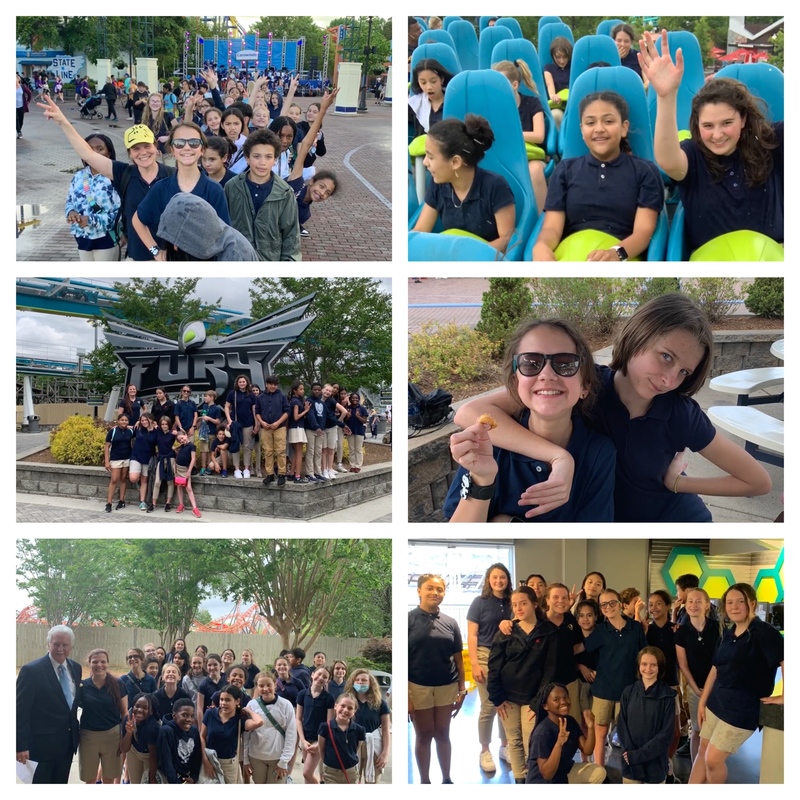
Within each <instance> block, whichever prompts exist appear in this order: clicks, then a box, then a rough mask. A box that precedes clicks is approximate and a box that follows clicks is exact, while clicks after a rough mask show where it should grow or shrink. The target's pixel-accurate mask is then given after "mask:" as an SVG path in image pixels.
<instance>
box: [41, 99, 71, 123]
mask: <svg viewBox="0 0 800 800" xmlns="http://www.w3.org/2000/svg"><path fill="white" fill-rule="evenodd" d="M42 100H44V102H43V103H37V104H36V105H37V106H39V108H43V109H44V116H45V119H51V120H53V122H55V123H56V125H62V124H63V123H64V122H66V121H67V118H66V117H65V116H64V112H63V111H62V110H61V109H60V108H59V107H58V106H57V105H56V103H55V101H54V100H53V99H52V98H51V97H50V95H47V94H46V95H44V97H42Z"/></svg>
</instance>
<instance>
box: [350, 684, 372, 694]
mask: <svg viewBox="0 0 800 800" xmlns="http://www.w3.org/2000/svg"><path fill="white" fill-rule="evenodd" d="M353 688H354V689H355V690H356V691H357V692H358V693H359V694H364V692H366V691H367V690H368V689H369V684H368V683H366V684H365V683H354V684H353Z"/></svg>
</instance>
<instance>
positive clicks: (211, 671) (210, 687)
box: [195, 653, 225, 719]
mask: <svg viewBox="0 0 800 800" xmlns="http://www.w3.org/2000/svg"><path fill="white" fill-rule="evenodd" d="M221 666H222V662H221V661H220V657H219V655H218V654H217V653H209V655H208V658H207V659H206V675H207V677H206V679H205V680H204V681H203V682H202V683H201V684H200V686H199V687H198V689H197V695H196V696H195V709H196V715H197V718H198V719H202V718H203V714H205V713H206V709H208V708H210V707H211V698H212V697H213V696H214V692H218V691H220V689H222V687H223V686H224V685H225V682H224V680H223V678H222V673H221V671H220V668H221Z"/></svg>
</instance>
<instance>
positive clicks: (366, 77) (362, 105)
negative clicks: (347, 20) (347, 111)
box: [358, 17, 372, 114]
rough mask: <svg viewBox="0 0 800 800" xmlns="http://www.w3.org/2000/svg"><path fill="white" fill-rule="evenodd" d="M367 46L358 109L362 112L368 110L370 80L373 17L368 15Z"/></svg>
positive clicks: (364, 112)
mask: <svg viewBox="0 0 800 800" xmlns="http://www.w3.org/2000/svg"><path fill="white" fill-rule="evenodd" d="M367 21H368V25H367V46H366V47H365V48H364V83H363V84H362V86H361V97H360V99H359V101H358V111H359V112H361V113H362V114H366V113H368V112H367V82H368V81H369V56H370V44H371V42H372V17H367Z"/></svg>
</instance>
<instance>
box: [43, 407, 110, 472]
mask: <svg viewBox="0 0 800 800" xmlns="http://www.w3.org/2000/svg"><path fill="white" fill-rule="evenodd" d="M105 441H106V427H105V425H104V424H103V423H102V422H101V421H100V420H98V421H97V422H95V420H93V419H92V418H91V417H81V416H79V415H78V414H76V415H75V416H74V417H70V418H69V419H67V420H65V421H64V422H62V423H61V424H60V425H59V426H58V427H57V428H56V429H55V430H54V431H53V432H52V433H51V434H50V452H51V453H52V454H53V458H54V459H55V460H56V462H57V463H59V464H76V465H78V466H82V467H87V466H88V467H96V466H100V465H101V464H102V463H103V458H104V450H105Z"/></svg>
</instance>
